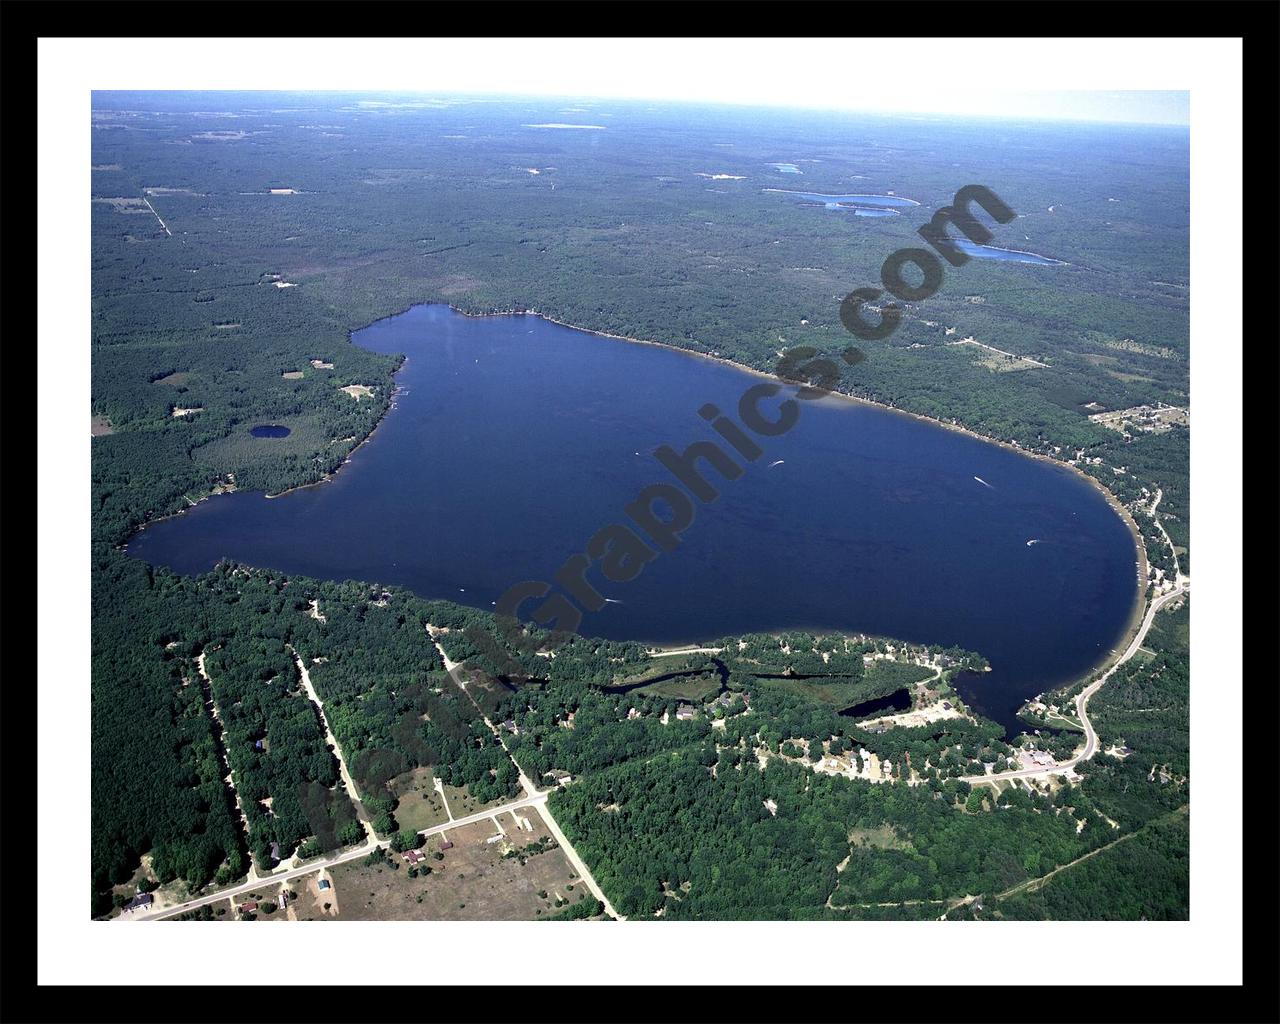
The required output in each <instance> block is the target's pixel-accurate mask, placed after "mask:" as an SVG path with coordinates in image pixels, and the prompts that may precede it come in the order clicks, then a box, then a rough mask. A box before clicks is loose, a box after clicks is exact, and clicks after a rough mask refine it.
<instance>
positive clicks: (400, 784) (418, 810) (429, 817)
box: [389, 768, 449, 832]
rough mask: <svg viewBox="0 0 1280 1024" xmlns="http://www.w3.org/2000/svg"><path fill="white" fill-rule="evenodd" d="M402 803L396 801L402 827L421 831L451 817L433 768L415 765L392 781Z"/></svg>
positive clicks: (393, 790) (393, 791)
mask: <svg viewBox="0 0 1280 1024" xmlns="http://www.w3.org/2000/svg"><path fill="white" fill-rule="evenodd" d="M389 785H390V788H391V791H392V793H394V794H395V796H396V799H397V800H399V801H400V802H399V804H397V805H396V821H397V822H398V823H399V825H400V827H401V828H402V829H404V828H411V829H413V830H414V831H417V832H421V831H422V830H423V829H428V828H430V827H431V826H432V825H440V824H443V823H444V822H446V821H448V820H449V816H448V814H446V813H445V809H444V801H443V800H441V798H440V794H439V793H438V792H437V791H436V788H435V776H434V775H432V773H431V769H430V768H415V769H414V770H413V771H411V772H405V773H404V774H403V775H397V776H396V777H395V778H394V779H392V780H391V782H390V783H389Z"/></svg>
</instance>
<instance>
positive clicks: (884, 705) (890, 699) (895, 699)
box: [840, 689, 911, 718]
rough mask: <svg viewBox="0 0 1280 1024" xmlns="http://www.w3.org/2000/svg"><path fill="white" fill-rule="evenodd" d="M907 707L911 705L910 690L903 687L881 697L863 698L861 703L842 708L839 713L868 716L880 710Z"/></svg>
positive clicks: (903, 708) (856, 716) (896, 709)
mask: <svg viewBox="0 0 1280 1024" xmlns="http://www.w3.org/2000/svg"><path fill="white" fill-rule="evenodd" d="M909 707H911V691H909V690H905V689H904V690H894V691H893V693H890V694H886V695H885V696H883V697H876V698H875V699H874V700H864V701H863V702H862V703H861V704H855V705H853V707H849V708H843V709H842V710H841V711H840V714H842V715H844V716H845V717H847V718H869V717H871V716H872V715H878V714H880V712H882V711H906V710H907V709H908V708H909Z"/></svg>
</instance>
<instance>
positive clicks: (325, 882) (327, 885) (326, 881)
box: [317, 878, 333, 892]
mask: <svg viewBox="0 0 1280 1024" xmlns="http://www.w3.org/2000/svg"><path fill="white" fill-rule="evenodd" d="M317 888H318V889H320V890H321V891H322V892H323V891H324V890H325V889H332V888H333V884H332V883H331V882H330V881H329V879H327V878H322V879H320V884H319V885H318V886H317Z"/></svg>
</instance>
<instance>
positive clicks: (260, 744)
mask: <svg viewBox="0 0 1280 1024" xmlns="http://www.w3.org/2000/svg"><path fill="white" fill-rule="evenodd" d="M253 749H254V750H259V751H261V750H266V749H267V747H266V743H265V742H264V741H263V740H254V741H253Z"/></svg>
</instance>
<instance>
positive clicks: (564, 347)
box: [129, 305, 1137, 731]
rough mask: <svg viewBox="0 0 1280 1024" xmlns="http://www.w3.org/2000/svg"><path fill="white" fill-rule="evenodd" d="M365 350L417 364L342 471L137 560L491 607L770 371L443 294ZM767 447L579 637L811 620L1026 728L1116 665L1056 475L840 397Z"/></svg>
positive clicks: (1088, 550) (1116, 599)
mask: <svg viewBox="0 0 1280 1024" xmlns="http://www.w3.org/2000/svg"><path fill="white" fill-rule="evenodd" d="M353 340H354V341H355V342H356V343H357V344H360V345H363V346H366V347H368V348H370V349H373V350H375V351H378V352H387V353H393V352H404V353H406V354H407V355H408V357H409V358H408V361H407V362H406V364H405V366H404V368H403V369H402V370H401V371H400V373H399V376H398V381H399V383H400V384H401V385H402V388H403V390H402V391H401V394H400V396H399V398H398V400H397V403H396V408H395V409H394V410H392V411H391V412H390V413H388V415H387V416H386V418H385V419H384V420H383V422H382V423H381V425H380V426H379V427H378V429H377V431H376V432H375V434H374V435H373V437H372V439H371V440H370V441H369V443H367V444H366V445H364V446H363V447H361V448H360V449H359V450H358V451H357V452H356V453H355V454H354V455H353V456H352V459H351V461H350V463H349V464H348V465H346V466H344V467H343V468H342V470H341V471H340V472H339V473H338V474H337V475H336V476H335V477H334V478H333V479H331V480H330V481H329V482H327V483H324V484H322V485H320V486H318V487H311V488H304V489H301V490H298V491H294V492H292V493H290V494H287V495H285V496H282V497H278V498H273V499H269V500H268V499H265V498H264V497H263V496H262V495H261V494H254V493H235V494H228V495H221V496H218V497H214V498H211V499H210V500H208V501H205V502H202V503H200V504H199V505H197V506H196V507H194V508H192V509H191V510H190V511H188V512H187V513H185V514H183V515H181V516H178V517H176V518H173V519H168V520H164V521H162V522H159V523H156V524H155V525H153V526H151V527H150V528H148V529H147V530H145V531H144V532H142V533H141V534H139V535H138V536H136V537H135V538H134V539H133V541H132V542H131V543H130V545H129V551H130V553H131V554H134V555H136V556H138V557H140V558H145V559H147V560H148V561H151V562H153V563H162V564H165V565H169V566H172V567H173V568H175V569H177V570H178V571H180V572H185V573H194V572H199V571H203V570H206V569H208V568H209V567H211V566H212V565H213V564H214V563H215V562H216V561H217V560H218V559H220V558H224V557H225V558H232V559H236V560H238V561H242V562H246V563H249V564H252V565H259V566H265V567H272V568H277V569H280V570H283V571H285V572H290V573H297V574H305V575H310V576H316V577H325V578H333V579H345V578H353V579H361V580H368V581H373V582H379V583H384V584H388V583H394V584H402V585H404V586H407V587H410V588H412V589H413V590H414V591H416V592H417V593H419V594H421V595H423V596H427V597H436V598H449V599H452V600H455V601H460V602H463V603H466V604H471V605H474V606H476V607H480V608H490V607H491V602H493V601H496V600H497V599H498V597H499V595H500V594H501V593H502V592H503V591H504V590H506V589H507V587H509V586H511V585H512V584H514V583H516V582H518V581H521V580H527V579H541V580H550V579H551V578H552V574H553V573H554V572H555V570H556V569H557V568H558V567H559V566H560V564H561V563H562V562H563V561H564V560H565V558H566V557H568V556H569V555H571V554H573V553H575V552H578V551H581V550H583V549H584V547H585V545H586V542H587V540H588V538H589V537H591V535H592V534H593V533H595V532H596V531H597V530H598V529H600V528H601V527H603V526H604V525H605V524H607V523H612V522H626V521H627V520H626V517H625V515H624V513H623V506H624V505H625V504H626V503H627V502H629V501H631V500H633V499H634V498H635V496H636V495H637V493H638V492H639V491H640V490H641V489H642V488H644V487H645V486H647V485H649V484H652V483H658V482H670V481H671V480H672V478H671V476H670V475H669V474H668V472H667V470H666V469H665V468H664V467H663V466H662V465H660V464H659V463H658V462H657V461H656V459H655V458H654V457H653V454H652V453H653V452H654V450H655V448H657V447H658V446H659V445H662V444H664V443H665V444H670V445H672V446H673V447H674V448H676V449H677V450H678V451H683V449H684V448H685V447H686V446H687V445H689V444H691V443H692V442H694V441H699V440H717V435H716V434H715V433H714V431H712V430H711V429H710V427H709V425H708V424H707V423H706V422H705V421H704V420H703V419H702V418H700V417H699V415H698V409H699V408H700V407H701V406H702V405H703V404H704V403H707V402H714V403H715V404H716V405H717V406H718V407H719V408H720V409H722V410H726V411H730V412H731V413H732V414H733V415H734V418H735V419H736V418H737V415H736V409H737V404H738V399H739V397H740V396H741V395H742V393H743V392H744V391H745V390H746V389H747V388H749V387H751V386H753V385H755V384H758V383H760V382H761V381H762V378H760V377H758V376H753V375H750V374H747V373H745V372H743V371H740V370H737V369H734V368H732V367H730V366H728V365H726V364H724V363H720V362H718V361H711V360H707V359H701V358H697V357H694V356H691V355H688V354H686V353H682V352H677V351H675V350H671V349H666V348H661V347H658V346H652V345H635V344H628V343H625V342H620V341H616V340H610V339H606V338H601V337H597V336H594V335H589V334H585V333H583V332H581V331H576V330H573V329H571V328H567V327H561V326H559V325H557V324H554V323H551V322H549V321H546V320H543V319H540V318H538V317H536V316H501V317H484V318H468V317H464V316H461V315H460V314H457V313H454V312H453V311H452V310H450V309H449V308H448V307H445V306H439V305H432V306H419V307H417V308H415V309H412V310H410V311H409V312H407V313H404V314H402V315H400V316H396V317H392V318H390V319H387V320H382V321H379V322H378V323H376V324H373V325H372V326H370V327H368V328H366V329H364V330H362V331H358V332H356V333H355V334H354V335H353ZM788 391H790V389H788ZM763 411H764V412H765V413H766V414H767V415H769V416H773V414H774V406H773V405H772V404H769V403H766V404H765V405H764V406H763ZM759 443H760V446H761V447H762V448H763V449H764V455H763V456H762V457H761V458H760V459H759V460H757V461H756V462H754V463H748V464H746V471H745V472H744V474H743V475H742V476H741V477H740V478H739V479H737V480H729V481H725V480H720V479H719V478H718V476H717V475H716V473H715V471H714V470H709V469H707V470H705V473H706V476H707V477H708V479H709V480H711V481H712V482H713V484H714V486H716V487H717V488H718V489H719V491H720V497H719V499H718V500H716V501H714V502H711V503H708V504H705V505H698V506H697V513H696V519H695V520H694V522H693V523H692V525H691V526H689V528H688V529H687V530H686V531H685V533H684V535H683V539H682V543H681V544H680V545H679V547H678V548H677V549H676V550H675V551H674V552H671V553H663V554H661V555H660V556H659V557H658V558H657V559H656V560H655V561H653V562H651V563H649V564H648V565H647V566H646V567H645V569H644V571H643V573H642V574H641V575H640V576H639V577H638V578H636V579H635V580H632V581H631V582H629V583H622V584H610V583H608V582H606V581H604V580H603V578H602V577H601V576H600V575H599V574H598V572H595V571H593V572H592V573H591V574H590V575H589V578H590V579H592V580H593V581H594V582H595V583H596V585H597V586H598V587H599V589H600V590H601V592H602V593H603V594H604V595H605V596H607V597H609V598H611V599H613V600H614V601H616V602H617V603H612V604H608V605H606V606H605V607H604V608H603V610H601V611H600V612H598V613H588V614H587V615H586V617H585V619H584V621H583V624H582V628H581V632H584V633H587V634H596V635H603V636H607V637H613V638H630V639H639V640H645V641H653V642H660V643H670V644H674V643H681V642H686V641H692V640H708V639H714V638H717V637H722V636H725V635H728V634H732V633H741V632H746V631H763V630H773V629H783V628H810V629H822V630H846V631H858V632H867V633H872V634H880V635H886V636H893V637H901V638H903V639H906V640H912V641H920V642H925V643H939V644H943V645H952V644H958V645H961V646H963V647H966V648H970V649H973V650H977V651H979V652H981V653H982V654H984V655H986V656H987V658H988V659H989V660H990V662H991V664H992V667H993V671H991V672H989V673H984V674H981V675H975V676H972V677H969V678H968V679H967V681H966V682H965V683H963V684H961V685H962V693H963V694H964V696H965V697H966V699H968V700H970V701H972V702H973V703H974V704H975V705H976V706H977V707H978V708H980V709H981V710H982V711H984V712H985V713H986V714H988V715H990V716H991V717H993V718H995V719H996V720H998V721H1001V722H1003V723H1005V724H1006V725H1007V726H1008V727H1010V728H1012V729H1013V730H1014V731H1016V730H1017V729H1018V728H1019V727H1020V726H1019V724H1018V722H1017V720H1016V719H1015V717H1014V714H1013V712H1014V710H1015V709H1016V707H1017V705H1018V704H1019V703H1020V702H1021V700H1022V699H1023V698H1025V697H1027V696H1029V695H1031V694H1034V693H1037V692H1039V691H1040V690H1042V689H1044V688H1045V687H1046V686H1049V685H1053V684H1058V683H1062V682H1064V681H1066V680H1068V679H1071V678H1074V677H1076V676H1079V675H1080V674H1082V673H1084V672H1086V671H1087V670H1088V669H1089V668H1090V667H1091V666H1092V665H1094V664H1095V663H1096V662H1097V661H1098V660H1100V659H1101V658H1102V657H1103V656H1104V655H1105V654H1106V653H1107V652H1108V650H1109V649H1110V648H1111V646H1112V645H1113V644H1114V643H1116V641H1117V639H1118V637H1119V634H1120V632H1121V631H1122V629H1123V627H1124V625H1125V623H1126V620H1127V618H1128V616H1129V614H1130V612H1131V610H1132V608H1133V606H1134V604H1135V602H1136V600H1137V581H1136V573H1135V568H1134V560H1135V558H1136V552H1135V548H1134V544H1133V540H1132V538H1131V537H1130V535H1129V533H1128V530H1127V529H1126V527H1125V526H1124V524H1123V523H1122V522H1121V521H1120V519H1119V518H1118V517H1117V516H1116V515H1115V513H1114V512H1113V511H1112V510H1111V509H1110V507H1109V506H1108V505H1107V504H1106V502H1105V501H1104V500H1103V498H1102V496H1101V495H1100V494H1099V493H1098V492H1097V491H1096V490H1095V489H1094V488H1093V487H1092V486H1090V485H1089V484H1087V483H1086V482H1084V481H1082V480H1081V479H1079V478H1078V477H1077V476H1076V475H1075V474H1073V473H1072V472H1070V471H1069V470H1067V469H1065V468H1062V467H1059V466H1055V465H1051V464H1049V463H1046V462H1043V461H1040V460H1034V459H1030V458H1027V457H1025V456H1022V455H1019V454H1018V453H1016V452H1013V451H1011V450H1009V449H1005V448H1001V447H998V446H996V445H992V444H987V443H984V442H982V441H979V440H977V439H975V438H971V437H968V436H966V435H963V434H959V433H956V432H953V431H948V430H944V429H942V428H941V427H937V426H934V425H933V424H930V423H926V422H923V421H921V420H917V419H913V418H911V417H908V416H904V415H901V414H897V413H894V412H890V411H887V410H884V409H879V408H875V407H872V406H867V405H861V404H857V403H854V402H850V401H846V400H842V399H838V398H834V397H826V398H822V399H820V400H818V401H814V402H808V403H805V404H803V405H802V406H801V414H800V418H799V421H798V422H797V424H796V426H795V427H794V429H792V430H791V431H790V432H788V433H786V434H785V435H783V436H781V437H777V438H767V437H765V438H759ZM722 447H725V448H726V449H727V444H725V445H722ZM778 460H782V462H781V464H779V465H773V463H775V462H777V461H778ZM739 461H741V460H739ZM975 477H980V478H981V480H982V481H985V482H979V481H978V480H976V479H975ZM1033 538H1034V539H1038V540H1039V541H1040V543H1038V544H1034V545H1031V546H1030V547H1028V546H1027V541H1028V540H1031V539H1033ZM532 607H533V606H532V605H531V604H529V605H526V606H525V607H524V608H523V609H522V611H523V612H524V613H525V614H526V615H527V614H528V613H529V612H530V611H531V610H532Z"/></svg>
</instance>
